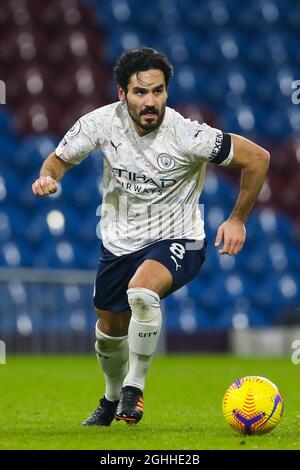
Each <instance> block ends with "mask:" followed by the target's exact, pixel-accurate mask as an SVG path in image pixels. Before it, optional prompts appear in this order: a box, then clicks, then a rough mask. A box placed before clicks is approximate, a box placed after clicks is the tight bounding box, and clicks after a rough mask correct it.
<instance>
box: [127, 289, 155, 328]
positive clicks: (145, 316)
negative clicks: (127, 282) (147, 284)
mask: <svg viewBox="0 0 300 470" xmlns="http://www.w3.org/2000/svg"><path fill="white" fill-rule="evenodd" d="M127 295H128V303H129V305H130V307H131V310H132V316H133V317H134V318H135V319H136V320H137V321H141V322H149V321H151V320H153V319H154V318H155V317H156V316H157V315H158V314H160V298H159V295H158V294H156V292H153V291H151V290H149V289H145V288H143V287H134V288H129V289H128V290H127Z"/></svg>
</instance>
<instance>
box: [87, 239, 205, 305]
mask: <svg viewBox="0 0 300 470" xmlns="http://www.w3.org/2000/svg"><path fill="white" fill-rule="evenodd" d="M206 245H207V241H206V239H205V240H201V241H200V240H196V241H194V240H187V239H173V240H160V241H158V242H155V243H153V244H151V245H148V246H146V247H145V248H142V249H141V250H138V251H136V252H134V253H130V254H128V255H122V256H115V255H113V254H112V253H111V252H110V251H108V250H107V249H106V248H105V247H104V246H103V244H102V243H101V247H100V248H101V255H100V262H99V267H98V272H97V277H96V281H95V293H94V305H95V307H97V308H99V309H101V310H110V311H111V312H122V311H124V310H130V307H129V304H128V300H127V289H128V284H129V281H130V279H131V278H132V277H133V275H134V274H135V272H136V270H137V269H138V267H139V266H140V265H141V264H142V263H143V262H144V261H145V260H147V259H152V260H155V261H159V262H160V263H162V264H163V265H164V266H166V268H168V270H169V271H170V272H171V274H172V277H173V285H172V287H171V289H170V290H169V291H168V292H167V294H166V295H165V296H164V297H166V296H167V295H170V294H172V292H175V291H176V290H177V289H180V287H182V286H184V285H185V284H187V283H188V282H190V281H191V280H192V279H193V278H194V277H195V276H196V275H197V273H198V272H199V270H200V268H201V266H202V264H203V263H204V260H205V250H206Z"/></svg>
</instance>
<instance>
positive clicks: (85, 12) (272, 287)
mask: <svg viewBox="0 0 300 470" xmlns="http://www.w3.org/2000/svg"><path fill="white" fill-rule="evenodd" d="M0 31H1V40H0V41H1V42H0V79H1V80H3V81H4V82H5V84H6V104H1V106H0V298H1V302H0V339H2V340H4V341H5V342H6V345H7V352H8V353H10V352H14V351H17V352H22V351H23V352H25V351H26V352H45V351H47V352H50V351H52V352H55V351H74V352H82V351H92V349H93V335H94V324H95V314H94V309H93V305H92V290H93V287H92V283H93V280H94V276H95V272H96V269H97V260H98V256H99V255H98V245H99V240H98V239H97V237H96V225H97V223H98V221H99V218H98V217H97V216H96V209H97V206H98V205H99V203H100V202H101V175H102V163H101V155H100V153H99V151H98V152H94V153H93V154H92V155H91V157H90V158H88V159H87V160H85V161H84V162H83V163H82V164H81V165H80V166H79V167H78V168H74V169H73V170H72V171H71V172H69V173H68V174H67V175H66V176H65V178H64V180H63V182H62V185H61V188H60V190H59V192H58V193H57V194H55V195H53V196H51V197H47V198H42V199H41V198H37V197H35V196H34V195H33V194H32V192H31V184H32V182H33V181H34V179H35V178H36V177H37V176H38V172H39V168H40V166H41V164H42V162H43V159H45V158H46V157H47V156H48V154H49V153H50V152H51V151H52V150H53V149H54V148H55V146H56V144H57V143H58V141H59V140H60V138H61V137H62V136H63V135H64V133H65V132H66V131H67V129H68V128H69V127H70V126H71V125H72V124H73V123H74V122H75V121H76V120H77V119H78V118H79V117H80V116H81V115H83V114H85V113H87V112H89V111H90V110H92V109H94V108H96V107H99V106H102V105H105V104H108V103H110V102H112V101H116V99H117V94H116V85H115V83H114V82H113V79H112V68H113V65H114V63H115V60H116V58H117V57H118V56H119V55H120V54H121V53H122V52H123V51H124V50H127V49H131V48H134V47H136V46H139V45H148V46H151V47H155V48H157V49H158V50H161V51H163V52H165V53H166V54H167V55H168V57H169V58H170V60H171V62H172V63H173V65H174V67H175V77H174V79H173V80H172V81H171V83H170V88H169V100H168V104H169V106H171V107H174V108H175V109H177V110H178V111H180V112H182V113H183V114H184V115H185V116H186V117H191V118H197V119H199V120H200V121H201V122H202V121H206V122H207V123H209V124H210V125H212V126H215V127H219V128H221V129H223V130H224V131H228V132H234V133H238V134H242V135H244V136H246V137H249V138H250V139H253V140H255V141H256V142H257V143H261V144H262V145H263V146H264V147H265V148H267V149H268V150H269V151H270V153H271V157H272V160H271V167H270V171H269V174H268V178H267V181H266V183H265V185H264V187H263V189H262V191H261V193H260V196H259V201H258V203H257V204H256V207H255V210H254V211H253V212H252V214H251V216H250V218H249V221H248V223H247V241H246V245H245V247H244V249H243V251H242V252H241V253H240V254H239V255H238V256H237V257H229V256H218V254H217V251H216V250H215V248H214V247H213V241H214V237H215V234H216V229H217V228H218V226H219V224H220V223H221V222H222V221H223V220H224V219H225V218H226V217H227V216H228V215H229V213H230V211H231V209H232V207H233V204H234V202H235V199H236V196H237V192H238V183H239V172H238V171H233V170H232V169H220V168H217V167H215V166H213V165H210V166H209V167H208V171H207V177H206V183H205V188H204V192H203V194H202V196H201V199H200V202H201V203H203V204H204V210H205V219H206V232H207V237H208V239H209V242H210V246H209V248H208V252H207V260H206V263H205V266H204V267H203V269H202V271H201V273H200V275H199V276H198V277H197V279H196V280H194V281H193V282H192V283H191V284H189V285H188V286H186V287H184V288H183V289H181V290H180V291H178V292H177V293H175V294H174V295H173V296H171V297H170V298H168V299H167V300H166V301H165V302H164V310H165V337H164V339H165V343H164V345H163V344H162V345H161V348H164V347H165V348H166V350H167V351H175V350H181V351H191V350H202V351H228V350H230V349H231V348H232V347H233V346H232V333H234V334H239V333H241V334H243V333H245V332H248V331H249V327H250V328H262V327H263V328H264V330H263V331H267V330H266V328H268V331H278V328H279V327H283V326H291V325H292V326H294V325H295V324H299V314H300V312H299V305H300V282H299V281H300V250H299V240H300V215H299V200H300V184H299V165H300V105H298V106H297V105H296V104H293V103H292V99H291V95H292V92H293V91H294V90H293V88H292V82H293V81H294V80H297V79H300V76H299V66H300V49H299V47H298V45H299V40H300V5H299V3H298V2H296V1H293V0H252V1H249V2H240V1H238V0H226V1H224V0H210V1H199V0H198V1H196V0H161V1H159V0H153V1H152V2H146V1H137V0H112V1H104V0H102V1H100V0H98V1H97V0H81V1H79V0H78V1H75V0H74V1H73V0H70V1H69V0H62V1H55V0H51V1H50V0H43V1H40V0H2V1H1V5H0ZM297 72H298V76H297ZM273 327H275V328H276V330H269V328H273ZM259 331H261V330H259ZM258 334H259V333H258V332H257V330H255V336H256V338H257V337H258V336H257V335H258ZM263 338H266V336H264V337H263ZM268 338H269V339H270V344H271V345H274V344H275V342H276V341H275V340H276V338H277V339H278V337H276V336H275V337H274V336H271V337H268ZM274 338H275V340H274ZM289 346H290V343H289Z"/></svg>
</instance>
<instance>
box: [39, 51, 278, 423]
mask: <svg viewBox="0 0 300 470" xmlns="http://www.w3.org/2000/svg"><path fill="white" fill-rule="evenodd" d="M114 73H115V76H116V79H117V83H118V93H119V101H118V102H116V103H112V104H110V105H107V106H104V107H101V108H99V109H96V110H94V111H92V112H90V113H88V114H87V115H85V116H83V117H81V118H80V119H79V120H78V121H77V122H76V124H75V125H74V126H73V127H72V128H71V129H70V130H69V132H67V134H66V135H65V137H64V138H63V139H62V141H61V142H60V144H59V145H58V147H57V148H56V150H55V151H54V152H53V153H51V154H50V155H49V157H48V158H47V159H46V160H45V162H44V164H43V166H42V168H41V171H40V177H39V178H38V179H37V180H36V181H35V182H34V183H33V185H32V189H33V192H34V194H36V195H38V196H45V195H48V194H52V193H54V192H55V191H56V190H57V185H58V181H59V180H61V178H62V177H63V175H64V174H65V172H66V171H68V170H69V169H70V168H72V167H73V166H74V165H77V164H79V163H80V162H81V161H82V160H83V159H84V158H86V157H87V156H88V154H89V153H90V152H92V151H93V150H95V149H96V148H98V147H100V148H101V150H102V153H103V164H104V173H103V205H102V217H101V238H102V241H101V255H100V262H99V267H98V273H97V277H96V281H95V291H94V305H95V308H96V313H97V316H98V318H99V319H98V321H97V323H96V344H95V349H96V355H97V358H98V361H99V364H100V366H101V368H102V370H103V373H104V377H105V383H106V388H105V393H104V396H103V398H102V399H101V400H100V403H99V406H98V407H97V408H96V410H95V412H94V413H93V414H92V415H91V416H90V417H89V418H88V419H87V420H86V421H84V423H83V424H84V425H99V426H109V425H110V424H111V422H112V421H113V419H114V418H115V419H116V420H124V421H126V422H127V423H138V422H139V421H140V420H141V418H142V416H143V406H144V405H143V391H144V387H145V378H146V374H147V371H148V368H149V366H150V363H151V359H152V357H153V355H154V353H155V350H156V347H157V342H158V338H159V334H160V329H161V323H162V314H161V308H160V301H161V299H162V298H164V297H166V296H167V295H169V294H171V293H172V292H175V291H176V290H177V289H179V288H180V287H182V286H184V285H185V284H187V283H188V282H189V281H191V280H192V279H193V278H194V277H195V276H196V275H197V273H198V272H199V269H200V267H201V265H202V264H203V262H204V259H205V249H206V240H205V232H204V224H203V220H202V217H201V213H200V211H199V208H198V200H199V196H200V194H201V191H202V187H203V182H204V176H205V167H206V163H207V162H211V163H215V164H217V165H222V166H229V167H231V166H235V167H240V168H241V185H240V192H239V196H238V198H237V201H236V204H235V207H234V208H233V210H232V212H231V215H230V217H229V218H228V219H227V220H225V221H224V222H223V223H222V225H221V226H220V227H219V229H218V231H217V235H216V240H215V246H216V247H218V248H219V253H220V254H228V255H231V256H233V255H236V254H237V253H238V252H239V251H240V250H241V249H242V246H243V244H244V241H245V237H246V230H245V222H246V219H247V217H248V214H249V212H250V210H251V208H252V206H253V205H254V203H255V201H256V198H257V196H258V194H259V191H260V189H261V187H262V184H263V182H264V179H265V176H266V173H267V169H268V165H269V159H270V155H269V153H268V152H267V151H266V150H264V149H263V148H261V147H260V146H258V145H256V144H255V143H253V142H250V141H249V140H247V139H245V138H243V137H241V136H238V135H234V134H229V133H225V132H222V131H221V130H219V129H215V128H212V127H210V126H208V125H207V124H200V123H198V122H197V121H191V120H190V119H185V118H184V117H183V116H181V115H180V114H179V113H178V112H176V111H175V110H174V109H171V108H169V107H167V106H166V101H167V96H168V95H167V92H168V83H169V80H170V78H171V77H172V75H173V68H172V65H171V64H170V63H169V61H168V59H167V58H166V56H165V55H163V54H161V53H159V52H157V51H156V50H154V49H152V48H148V47H141V48H139V49H136V50H132V51H129V52H126V53H124V54H123V55H122V56H121V57H120V58H119V60H118V62H117V64H116V66H115V68H114ZM199 93H201V90H199ZM99 164H100V162H99ZM74 190H75V191H76V188H74Z"/></svg>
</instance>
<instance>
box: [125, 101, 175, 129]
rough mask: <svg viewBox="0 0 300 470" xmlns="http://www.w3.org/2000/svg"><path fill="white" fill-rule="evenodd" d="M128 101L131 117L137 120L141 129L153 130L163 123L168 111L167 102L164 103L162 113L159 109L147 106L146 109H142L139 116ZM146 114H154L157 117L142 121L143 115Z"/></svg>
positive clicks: (136, 122) (134, 120)
mask: <svg viewBox="0 0 300 470" xmlns="http://www.w3.org/2000/svg"><path fill="white" fill-rule="evenodd" d="M126 102H127V109H128V113H129V116H130V117H131V119H132V120H133V122H135V124H136V125H137V126H138V127H140V128H141V129H143V130H144V131H148V132H152V131H154V130H156V129H158V128H159V126H160V125H161V123H162V122H163V120H164V117H165V112H166V105H165V104H164V105H163V107H162V109H161V112H160V113H159V111H158V110H157V109H154V108H147V109H145V110H144V111H142V112H141V113H140V114H139V116H137V114H136V113H135V112H134V111H133V110H132V109H131V107H130V105H129V103H128V101H126ZM145 114H154V115H156V116H157V118H156V119H149V120H146V122H142V117H143V116H144V115H145Z"/></svg>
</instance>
